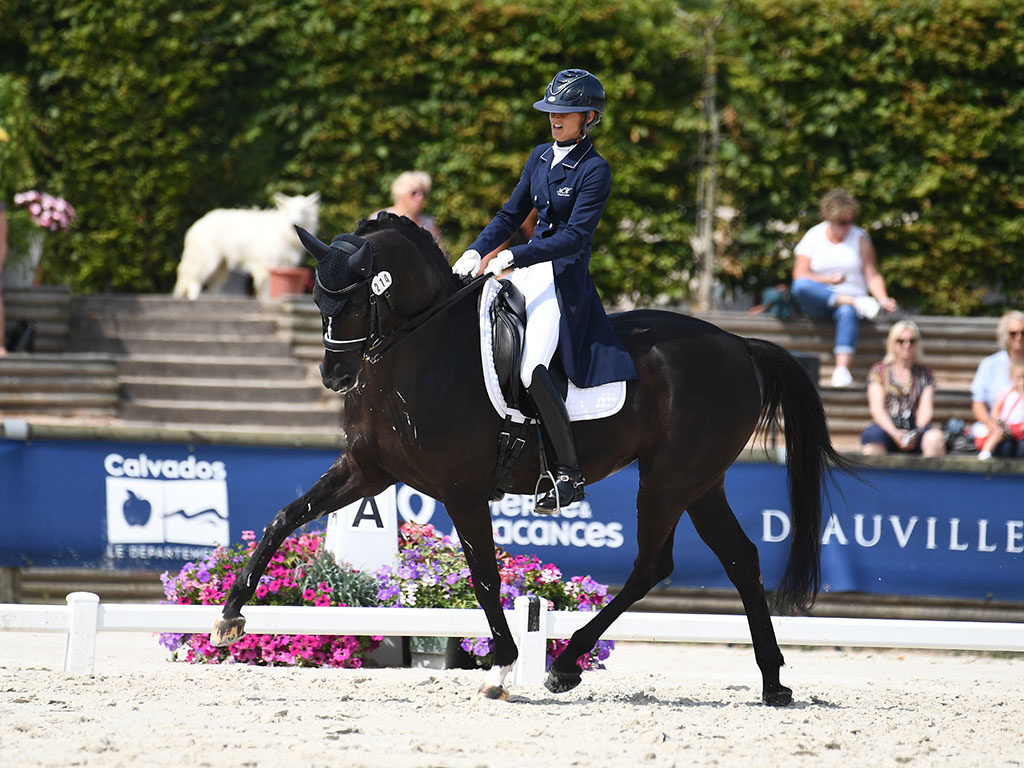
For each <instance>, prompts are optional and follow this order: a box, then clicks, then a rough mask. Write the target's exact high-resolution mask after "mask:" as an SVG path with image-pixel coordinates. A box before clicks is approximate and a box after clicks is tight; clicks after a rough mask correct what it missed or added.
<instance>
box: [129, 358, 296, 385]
mask: <svg viewBox="0 0 1024 768" xmlns="http://www.w3.org/2000/svg"><path fill="white" fill-rule="evenodd" d="M120 369H121V374H122V375H123V376H135V377H147V376H148V377H154V378H168V379H180V378H198V379H204V380H205V379H214V378H216V379H222V380H224V379H230V380H236V379H248V380H252V381H263V382H265V381H268V380H303V379H305V380H307V381H314V374H315V373H316V371H315V369H314V368H313V367H312V366H310V365H308V364H306V363H302V362H299V361H298V360H294V359H292V358H290V357H289V358H280V357H249V358H244V359H238V360H231V361H230V364H226V363H225V362H224V360H223V359H222V358H218V357H214V358H207V357H197V356H195V355H142V354H139V355H132V356H131V357H127V358H123V359H122V360H121V361H120Z"/></svg>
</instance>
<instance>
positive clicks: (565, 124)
mask: <svg viewBox="0 0 1024 768" xmlns="http://www.w3.org/2000/svg"><path fill="white" fill-rule="evenodd" d="M586 117H587V113H586V112H565V113H557V112H549V113H548V119H549V120H550V121H551V138H553V139H554V140H555V141H575V140H576V139H578V138H579V136H580V132H581V131H582V130H583V121H584V120H585V119H586Z"/></svg>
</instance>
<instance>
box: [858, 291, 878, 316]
mask: <svg viewBox="0 0 1024 768" xmlns="http://www.w3.org/2000/svg"><path fill="white" fill-rule="evenodd" d="M881 308H882V307H881V305H880V304H879V303H878V302H877V301H875V300H874V299H873V298H871V297H870V296H857V297H855V298H854V300H853V309H854V311H855V312H856V313H857V317H862V318H864V319H865V320H874V319H875V316H876V315H878V311H879V310H880V309H881Z"/></svg>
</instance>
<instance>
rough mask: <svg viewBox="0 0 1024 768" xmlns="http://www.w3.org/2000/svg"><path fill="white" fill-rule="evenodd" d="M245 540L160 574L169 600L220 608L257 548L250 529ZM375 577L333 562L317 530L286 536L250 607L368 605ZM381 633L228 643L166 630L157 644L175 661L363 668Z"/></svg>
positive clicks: (267, 637)
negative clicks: (174, 572)
mask: <svg viewBox="0 0 1024 768" xmlns="http://www.w3.org/2000/svg"><path fill="white" fill-rule="evenodd" d="M242 538H243V543H242V544H236V545H235V546H233V547H229V548H225V547H217V549H215V550H214V551H213V553H212V554H211V555H210V556H209V557H208V558H206V560H203V561H202V562H198V563H186V564H185V565H184V566H183V567H182V569H181V571H180V572H179V573H178V574H177V575H176V576H170V575H169V574H167V573H165V574H164V575H163V576H162V577H161V580H162V581H163V583H164V594H165V595H166V596H167V602H170V603H176V604H178V605H221V604H223V602H224V598H225V597H226V596H227V593H228V591H229V590H230V589H231V585H232V584H233V583H234V582H235V579H236V578H237V576H238V574H240V573H241V570H242V567H243V566H244V565H245V563H246V561H247V560H248V558H249V555H250V554H251V553H252V551H253V550H254V549H255V548H256V541H255V535H254V534H253V532H252V531H243V533H242ZM376 589H377V582H376V581H375V580H374V578H373V577H372V576H370V575H369V574H364V573H359V572H358V571H354V570H352V569H350V568H346V567H341V566H338V565H337V564H336V563H335V562H334V558H333V557H332V556H331V554H330V553H329V552H327V551H326V550H324V549H323V536H322V535H321V534H319V533H310V534H302V535H300V536H292V537H289V538H287V539H285V541H284V543H283V544H282V545H281V548H280V549H279V550H278V551H277V552H276V553H275V554H274V556H273V557H272V558H271V560H270V565H269V566H268V567H267V570H266V573H264V575H263V576H262V577H261V578H260V581H259V584H258V585H257V587H256V594H255V596H254V597H253V600H252V604H254V605H312V606H325V605H373V604H375V603H376ZM380 641H381V638H380V637H379V636H373V637H355V636H352V635H246V636H244V637H243V638H242V639H241V640H239V641H238V642H236V643H232V644H231V645H229V646H228V647H226V648H218V647H217V646H214V645H211V644H210V636H209V635H208V634H175V633H164V634H162V635H161V636H160V643H161V644H162V645H163V646H164V647H166V648H167V649H168V650H170V651H171V653H172V658H173V659H175V660H177V659H178V658H179V654H183V656H184V660H185V661H189V662H194V663H203V662H205V663H208V664H219V663H223V662H232V661H234V662H240V663H244V664H258V665H289V666H303V667H322V666H327V667H361V666H363V664H364V662H365V660H366V658H367V656H369V654H370V653H371V652H372V651H373V650H374V649H375V648H376V647H377V646H378V645H380Z"/></svg>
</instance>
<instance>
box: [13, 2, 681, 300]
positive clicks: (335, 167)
mask: <svg viewBox="0 0 1024 768" xmlns="http://www.w3.org/2000/svg"><path fill="white" fill-rule="evenodd" d="M674 13H675V11H674V7H673V4H672V3H670V2H664V0H654V2H651V1H650V0H615V1H614V2H612V1H610V0H597V1H596V2H595V1H594V0H570V1H569V2H565V3H562V4H560V5H559V6H558V7H557V9H551V8H548V7H546V6H545V7H543V8H538V7H532V6H531V5H528V4H516V3H508V2H504V1H499V0H472V2H470V1H468V0H422V1H419V2H416V3H415V4H413V3H409V2H392V1H389V0H371V1H369V2H363V3H352V2H347V1H346V2H321V0H315V1H314V0H293V1H292V2H290V3H287V4H283V3H280V2H269V1H268V0H256V1H255V2H241V1H240V0H220V1H218V0H210V1H209V2H194V3H182V2H180V0H173V2H168V1H167V0H147V1H146V2H141V0H115V1H114V2H111V3H107V4H98V3H96V2H94V0H77V1H76V0H70V1H69V2H62V3H47V2H33V3H31V4H20V5H19V6H18V8H17V15H18V16H19V20H18V24H16V25H15V28H9V29H7V30H6V32H5V33H0V35H4V36H7V37H13V38H16V39H15V40H13V41H12V42H13V43H16V44H12V45H11V46H10V48H11V49H12V50H19V49H20V51H21V55H20V56H19V55H15V56H14V57H13V58H12V60H11V61H6V62H0V66H8V67H17V68H20V69H23V70H24V71H27V73H28V75H29V77H30V78H31V80H32V82H33V83H34V85H35V90H34V93H33V98H34V102H35V106H36V109H38V110H39V111H40V113H44V114H46V115H47V116H48V118H49V119H48V124H49V129H50V135H49V136H48V141H47V146H48V153H47V155H46V156H45V157H42V158H40V163H41V165H43V166H45V167H46V173H45V174H44V176H45V177H46V178H47V187H48V188H50V191H59V192H61V193H63V194H64V195H65V196H66V197H67V198H68V199H69V200H70V201H71V202H72V203H74V204H75V205H76V206H77V207H78V209H79V212H80V214H81V221H80V224H79V226H78V228H77V229H76V231H75V232H74V234H73V235H72V236H71V237H67V238H62V239H59V240H58V239H57V238H51V242H53V243H54V248H52V249H51V248H50V245H49V244H48V246H47V247H48V252H47V270H48V277H49V278H50V279H54V280H62V281H67V282H69V283H71V284H72V285H74V286H75V287H76V288H77V289H79V290H84V291H90V290H97V289H104V288H112V289H114V290H139V291H151V290H167V289H168V288H169V286H170V285H171V284H172V282H173V271H174V268H175V266H176V264H177V260H178V258H179V255H180V251H181V243H182V237H183V233H184V231H185V229H186V228H187V227H188V226H189V225H190V224H191V223H192V221H194V220H195V219H196V218H198V216H200V215H201V214H202V213H203V212H205V211H206V210H208V209H210V208H212V207H216V206H250V205H266V204H269V197H270V194H271V193H272V192H273V191H277V190H281V191H285V192H290V193H298V192H304V193H308V192H311V191H313V190H319V191H320V192H321V194H322V197H323V204H322V208H321V231H322V232H326V233H328V234H330V233H333V232H336V231H348V230H351V229H352V228H353V227H354V225H355V223H356V222H357V221H358V220H359V218H361V217H363V216H366V215H368V214H370V213H372V212H374V211H375V210H378V209H380V208H382V207H384V206H386V205H389V204H390V199H389V194H388V189H389V187H390V183H391V181H392V179H393V178H394V177H395V176H396V175H397V174H398V173H400V172H402V171H404V170H408V169H411V168H418V169H423V170H426V171H428V172H429V173H430V174H431V175H432V176H433V178H434V181H435V185H434V194H433V196H432V199H431V200H430V204H429V209H428V210H429V212H430V213H432V214H433V215H435V216H436V217H437V218H438V220H439V224H440V226H441V228H442V231H443V233H444V236H445V242H446V245H447V247H448V249H449V251H451V252H453V253H458V252H461V249H462V248H464V247H465V246H466V245H468V244H469V242H470V241H471V240H472V239H473V237H475V235H476V233H477V232H478V231H479V229H480V228H481V227H482V226H483V225H484V224H485V223H486V221H487V220H488V218H489V216H490V215H492V214H493V212H494V211H495V210H496V209H497V208H498V207H499V206H500V205H501V204H502V203H503V202H504V200H505V198H506V197H507V195H508V193H509V192H510V191H511V189H512V187H513V186H514V184H515V182H516V181H517V180H518V175H519V171H520V169H521V167H522V164H523V162H524V161H525V159H526V157H527V155H528V154H529V151H530V149H531V148H532V146H533V145H535V144H537V143H539V142H541V141H544V140H545V138H548V139H549V138H550V134H549V132H548V129H547V121H546V119H545V118H544V116H543V115H541V114H539V113H537V112H535V111H533V110H532V109H531V107H530V105H531V103H532V102H533V101H535V100H536V99H537V98H538V97H539V96H540V94H542V93H543V88H544V86H545V84H546V83H547V81H548V80H550V78H551V76H552V75H553V74H554V73H555V72H557V71H558V70H559V69H562V68H564V67H566V66H583V67H587V68H590V69H592V70H593V71H595V72H596V73H598V74H599V75H600V77H601V78H602V80H603V82H604V84H605V86H606V88H607V90H608V93H609V108H608V113H607V117H606V119H605V121H604V122H603V123H602V125H601V127H600V129H599V131H598V132H597V133H595V138H596V140H597V142H598V144H599V147H600V149H601V151H602V152H604V153H605V155H606V156H607V157H608V159H609V161H610V162H611V163H612V165H613V169H614V173H615V198H614V201H613V203H612V205H611V206H610V208H609V211H608V214H607V215H606V216H605V219H604V221H603V223H602V225H601V230H600V233H599V237H598V239H599V242H600V247H599V249H598V250H597V252H596V253H595V259H594V262H595V273H596V275H597V278H598V281H599V284H600V285H601V287H602V288H603V289H604V290H605V292H606V293H610V294H615V293H619V292H622V291H627V292H630V293H634V294H636V295H647V294H651V293H653V292H656V291H658V290H660V283H661V282H664V279H665V277H666V276H667V275H668V274H670V273H671V272H672V271H673V270H675V269H677V267H678V263H679V260H680V254H681V253H685V252H686V251H687V250H688V248H687V243H688V240H689V236H690V232H691V230H692V225H691V223H690V218H691V217H688V216H684V215H681V211H682V210H683V208H684V206H685V205H686V202H685V198H686V196H687V195H688V194H691V193H690V192H689V190H690V189H691V188H692V184H691V183H690V168H689V166H690V165H692V163H691V160H690V155H691V154H692V152H691V149H690V147H691V146H692V145H693V143H694V142H693V139H692V136H691V135H690V134H689V133H688V131H687V130H685V129H681V122H680V113H681V108H684V107H686V106H687V105H692V103H693V101H694V94H695V88H696V83H697V79H696V77H694V76H692V75H691V74H690V69H691V64H692V62H688V61H687V60H685V59H684V58H683V54H684V52H685V51H686V49H687V44H686V35H685V30H683V29H681V28H680V26H679V25H678V24H677V23H676V20H675V15H674ZM54 16H56V17H57V19H58V23H56V24H54V22H53V19H54ZM0 42H2V43H6V42H7V40H4V39H3V37H0ZM4 47H5V48H6V47H7V46H6V45H5V46H4ZM690 108H692V106H691V107H690ZM645 220H648V221H649V222H650V225H649V226H650V227H651V228H653V229H655V230H656V231H657V232H658V234H659V235H660V236H661V238H662V239H661V240H660V242H658V243H657V244H655V245H654V246H653V247H650V246H648V245H647V244H646V243H643V242H642V241H641V240H640V239H639V238H638V237H637V235H636V233H635V231H634V230H633V229H632V228H630V227H629V226H628V223H629V222H642V221H645ZM624 222H625V225H624ZM677 293H678V291H677Z"/></svg>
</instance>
